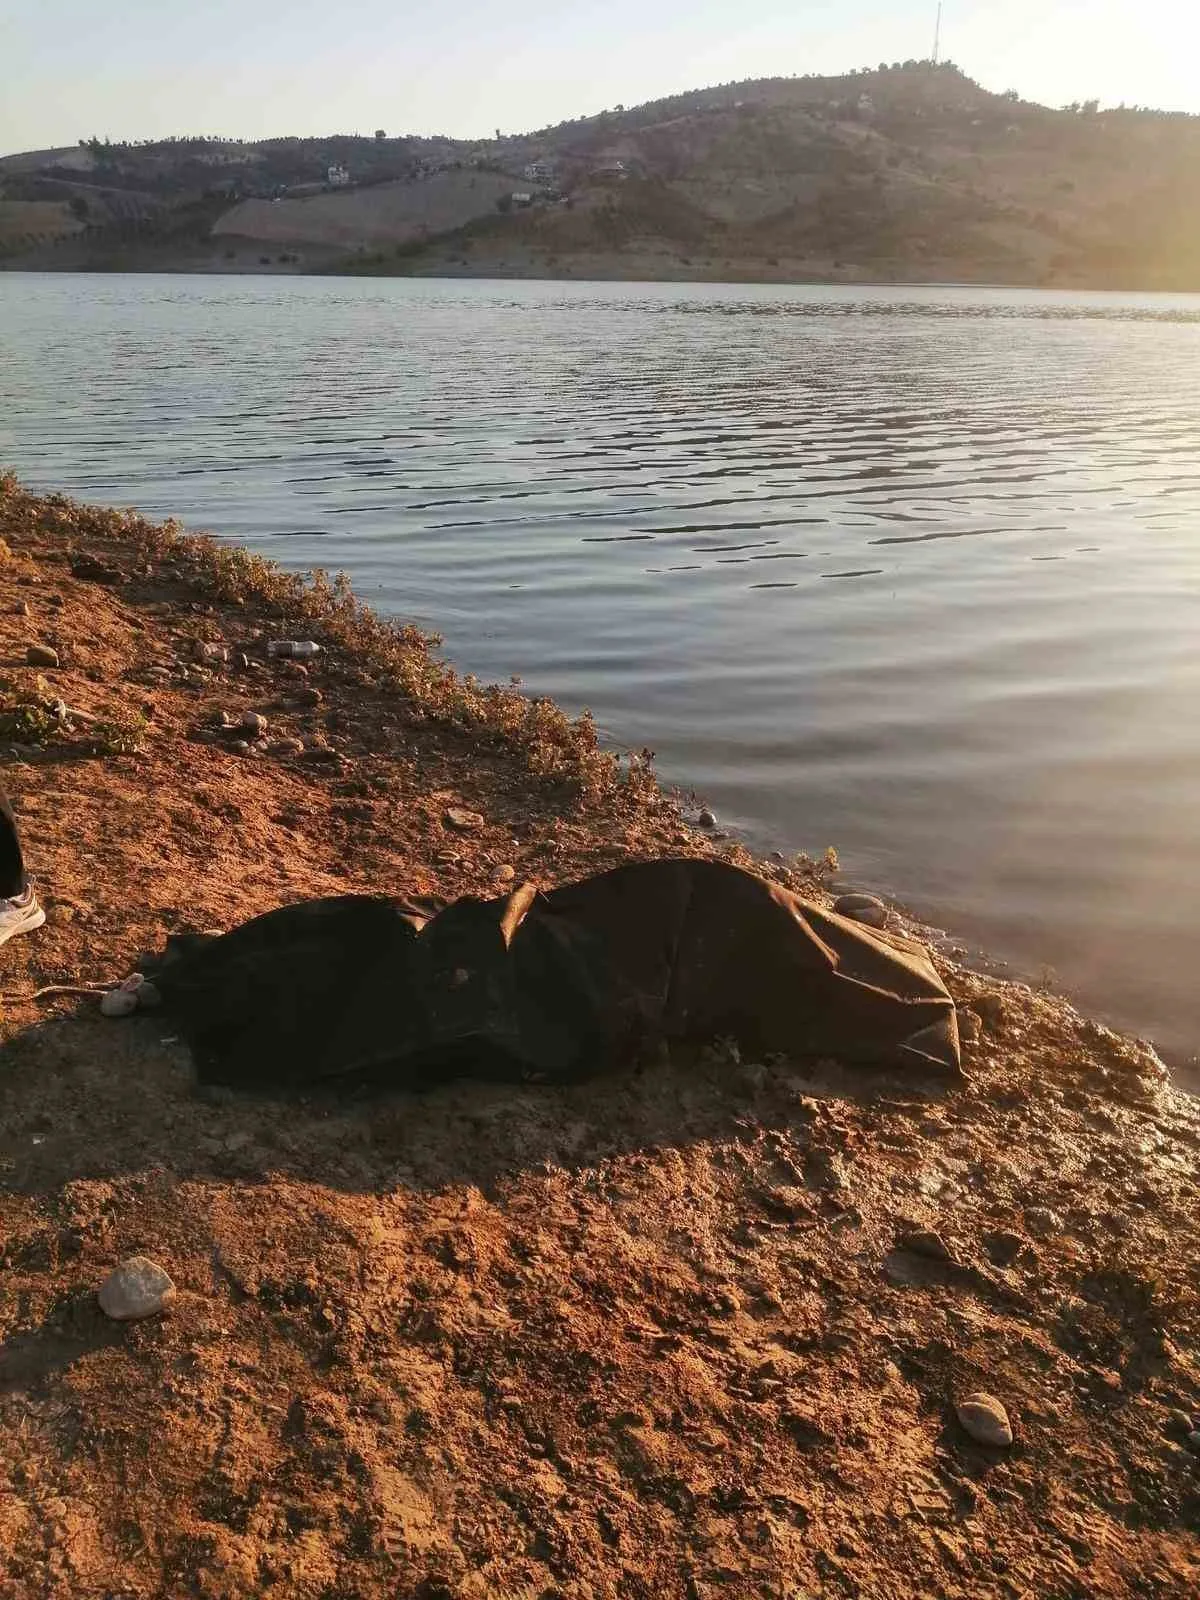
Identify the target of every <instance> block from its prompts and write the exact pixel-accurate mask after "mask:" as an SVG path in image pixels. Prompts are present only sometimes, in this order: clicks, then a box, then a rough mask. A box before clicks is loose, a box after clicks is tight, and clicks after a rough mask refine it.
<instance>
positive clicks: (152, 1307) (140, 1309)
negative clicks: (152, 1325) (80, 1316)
mask: <svg viewBox="0 0 1200 1600" xmlns="http://www.w3.org/2000/svg"><path fill="white" fill-rule="evenodd" d="M174 1298H175V1285H174V1284H173V1283H172V1282H171V1279H170V1277H169V1276H168V1275H167V1273H165V1272H164V1271H163V1269H162V1268H161V1267H160V1266H159V1265H158V1263H157V1262H155V1261H151V1260H150V1259H149V1257H147V1256H130V1257H129V1258H128V1260H126V1261H122V1262H121V1265H120V1266H119V1267H116V1268H114V1270H113V1271H112V1272H110V1273H109V1275H108V1277H107V1278H105V1280H104V1282H103V1283H102V1284H101V1285H100V1291H99V1300H100V1309H101V1311H103V1312H104V1314H105V1316H106V1317H111V1318H112V1319H113V1321H114V1322H135V1321H137V1320H138V1319H139V1318H141V1317H153V1316H155V1315H156V1314H157V1313H158V1312H160V1311H162V1310H164V1309H165V1308H166V1307H167V1306H169V1305H170V1304H171V1302H172V1300H174Z"/></svg>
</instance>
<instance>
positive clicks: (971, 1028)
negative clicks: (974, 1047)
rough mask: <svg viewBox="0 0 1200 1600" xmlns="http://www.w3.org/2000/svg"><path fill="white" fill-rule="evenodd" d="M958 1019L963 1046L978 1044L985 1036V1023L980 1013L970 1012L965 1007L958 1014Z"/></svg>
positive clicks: (959, 1034) (959, 1035)
mask: <svg viewBox="0 0 1200 1600" xmlns="http://www.w3.org/2000/svg"><path fill="white" fill-rule="evenodd" d="M956 1015H957V1017H958V1037H959V1039H960V1040H961V1042H962V1043H963V1044H978V1043H979V1040H980V1038H981V1036H982V1034H983V1023H982V1022H981V1021H980V1019H979V1013H978V1012H976V1011H970V1010H968V1009H967V1008H966V1007H965V1006H964V1007H963V1008H962V1009H961V1010H959V1011H958V1012H957V1013H956Z"/></svg>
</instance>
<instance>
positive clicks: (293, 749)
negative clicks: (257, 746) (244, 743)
mask: <svg viewBox="0 0 1200 1600" xmlns="http://www.w3.org/2000/svg"><path fill="white" fill-rule="evenodd" d="M268 748H269V753H270V754H271V755H273V756H300V755H303V754H304V740H303V739H276V740H275V742H274V743H273V744H272V745H270V746H269V747H268Z"/></svg>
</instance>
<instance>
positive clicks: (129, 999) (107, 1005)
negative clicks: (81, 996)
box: [100, 989, 138, 1017]
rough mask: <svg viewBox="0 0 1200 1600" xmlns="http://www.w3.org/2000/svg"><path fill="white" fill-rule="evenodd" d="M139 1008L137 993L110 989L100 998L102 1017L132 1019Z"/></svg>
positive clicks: (130, 990) (128, 990)
mask: <svg viewBox="0 0 1200 1600" xmlns="http://www.w3.org/2000/svg"><path fill="white" fill-rule="evenodd" d="M137 1007H138V997H137V991H136V990H133V989H110V990H109V991H108V993H107V994H102V995H101V996H100V1015H101V1016H103V1017H131V1016H132V1015H133V1013H134V1012H135V1011H136V1010H137Z"/></svg>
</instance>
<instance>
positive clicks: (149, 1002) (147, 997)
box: [137, 982, 162, 1011]
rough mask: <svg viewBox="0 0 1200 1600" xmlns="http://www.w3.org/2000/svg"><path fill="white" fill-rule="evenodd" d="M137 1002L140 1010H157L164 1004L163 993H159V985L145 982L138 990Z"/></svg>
mask: <svg viewBox="0 0 1200 1600" xmlns="http://www.w3.org/2000/svg"><path fill="white" fill-rule="evenodd" d="M137 1003H138V1010H139V1011H157V1010H158V1008H159V1006H161V1005H162V995H161V994H160V993H159V988H158V985H157V984H156V983H149V982H147V983H143V984H142V986H141V988H140V989H139V990H138V991H137Z"/></svg>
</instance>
